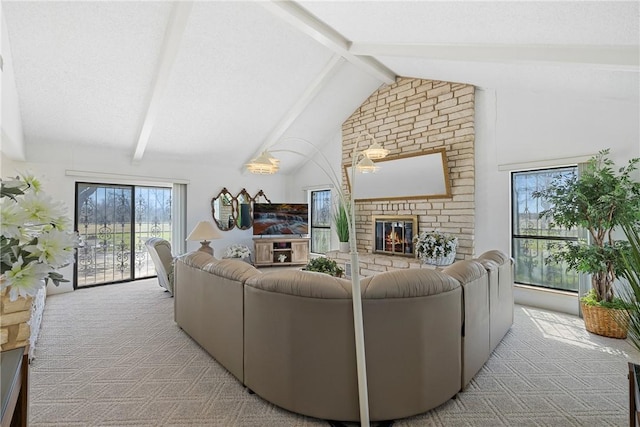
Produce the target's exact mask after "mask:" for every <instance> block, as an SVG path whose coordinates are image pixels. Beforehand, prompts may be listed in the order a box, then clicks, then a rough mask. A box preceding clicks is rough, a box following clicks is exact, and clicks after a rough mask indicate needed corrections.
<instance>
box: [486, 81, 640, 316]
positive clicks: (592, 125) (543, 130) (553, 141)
mask: <svg viewBox="0 0 640 427" xmlns="http://www.w3.org/2000/svg"><path fill="white" fill-rule="evenodd" d="M638 96H639V95H638V93H637V91H636V92H635V95H634V94H633V93H631V96H630V98H629V99H625V100H622V99H618V100H616V99H603V98H599V99H595V98H589V97H588V94H585V96H584V97H581V98H579V99H578V98H576V97H575V96H573V97H572V96H569V95H568V94H548V93H532V92H518V91H514V90H495V89H478V90H477V91H476V122H475V126H476V149H475V152H476V244H475V248H476V254H481V253H483V252H484V251H486V250H489V249H499V250H502V251H504V252H506V253H510V224H511V223H510V171H511V170H522V169H533V168H536V167H539V166H540V165H544V166H548V167H552V166H559V165H563V164H567V163H570V162H571V161H572V160H573V162H574V163H575V160H576V159H582V158H584V157H585V156H587V157H588V156H591V155H593V154H596V153H597V152H598V151H600V150H602V149H604V148H610V149H611V158H612V159H613V160H614V161H616V163H617V164H618V166H623V165H625V164H626V162H627V161H628V160H629V159H630V158H632V157H640V107H639V105H640V104H639V101H638ZM530 293H531V291H527V292H524V291H522V292H521V291H517V293H516V302H519V303H522V304H529V305H536V306H540V305H545V306H549V307H554V309H560V307H564V308H565V309H564V310H563V311H568V312H572V313H577V310H578V306H577V299H575V298H574V299H572V300H567V299H566V298H562V299H563V301H565V303H562V304H561V305H560V307H559V306H558V302H557V299H558V298H557V297H556V298H555V299H554V297H553V294H550V293H546V294H545V296H540V295H536V296H535V297H533V298H529V297H528V296H527V295H529V294H530ZM545 298H552V299H554V301H553V302H550V303H549V304H548V305H547V304H545V303H544V300H545Z"/></svg>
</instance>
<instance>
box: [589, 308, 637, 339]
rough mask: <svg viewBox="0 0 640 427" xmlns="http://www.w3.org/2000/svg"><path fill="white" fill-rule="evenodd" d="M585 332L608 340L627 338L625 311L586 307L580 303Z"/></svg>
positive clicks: (627, 319) (627, 320)
mask: <svg viewBox="0 0 640 427" xmlns="http://www.w3.org/2000/svg"><path fill="white" fill-rule="evenodd" d="M580 307H581V308H582V317H583V318H584V326H585V328H586V329H587V331H589V332H591V333H594V334H596V335H602V336H603V337H609V338H620V339H624V338H627V329H628V325H629V323H628V322H629V318H628V315H627V312H626V310H622V309H615V308H606V307H601V306H599V305H586V304H585V303H583V302H582V301H581V302H580Z"/></svg>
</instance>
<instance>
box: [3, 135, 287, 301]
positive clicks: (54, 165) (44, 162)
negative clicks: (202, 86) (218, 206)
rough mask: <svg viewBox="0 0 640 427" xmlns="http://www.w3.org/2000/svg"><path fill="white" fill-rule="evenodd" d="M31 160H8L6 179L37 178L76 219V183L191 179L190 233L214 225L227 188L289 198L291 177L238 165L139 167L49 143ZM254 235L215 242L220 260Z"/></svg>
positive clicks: (231, 234)
mask: <svg viewBox="0 0 640 427" xmlns="http://www.w3.org/2000/svg"><path fill="white" fill-rule="evenodd" d="M27 156H28V159H29V162H26V163H25V162H19V161H14V160H11V159H9V158H8V157H7V156H5V155H4V154H3V155H2V159H1V161H2V163H1V165H2V168H1V170H2V176H4V177H6V176H15V175H16V174H17V173H18V172H20V171H27V170H28V171H30V172H33V173H34V174H36V176H38V177H39V178H40V179H41V180H42V183H43V187H44V190H45V191H46V192H47V194H50V195H51V196H52V197H53V198H54V199H56V200H61V201H63V202H64V203H65V205H66V206H67V207H68V209H69V217H70V219H71V220H73V209H74V207H75V205H74V203H75V201H74V198H75V183H76V182H78V181H80V182H104V183H109V182H112V183H128V184H147V185H149V184H151V185H159V186H162V185H165V184H171V183H172V182H174V181H175V180H185V181H188V182H189V183H188V184H187V233H189V232H190V231H191V230H192V229H193V227H194V226H195V225H196V224H197V223H198V221H201V220H209V221H212V217H211V198H212V197H214V196H215V195H217V194H218V192H219V191H220V190H221V189H222V188H223V187H227V189H228V190H229V191H231V192H232V193H233V194H237V193H238V192H239V191H240V190H242V188H245V189H246V190H247V191H248V192H249V194H251V195H252V196H253V195H254V194H255V193H257V192H258V191H259V190H264V192H265V194H266V195H267V197H269V198H270V199H272V200H280V199H283V198H284V197H285V196H284V189H285V177H281V176H277V175H274V176H270V177H268V178H265V177H262V176H255V175H251V174H249V173H246V172H245V173H242V172H241V171H240V170H239V168H238V167H237V165H233V166H232V167H229V168H228V169H220V168H215V169H213V168H211V167H210V166H209V164H208V163H207V162H206V161H203V162H201V163H189V164H182V163H178V162H175V161H172V160H170V159H161V158H151V157H150V156H149V157H145V158H143V160H142V161H141V162H140V164H138V165H133V164H132V163H131V158H132V155H131V153H122V152H115V151H113V150H107V149H105V150H95V149H93V150H86V149H83V148H79V147H73V146H67V145H65V144H64V143H52V142H44V143H40V144H34V145H29V148H28V152H27ZM66 170H75V171H89V172H93V173H102V174H104V175H105V176H106V177H105V178H91V177H83V176H68V175H66ZM252 233H253V231H252V229H249V230H236V229H234V230H231V231H227V232H223V233H222V235H223V236H224V237H223V239H220V240H214V241H212V242H211V246H212V247H213V248H214V251H215V254H216V256H220V257H221V256H223V254H224V250H225V249H226V247H227V246H229V245H231V244H233V243H242V244H245V245H247V246H249V247H252V246H253V241H252V237H253V234H252ZM199 247H200V244H199V243H198V242H187V250H189V251H191V250H195V249H197V248H199ZM62 273H63V274H64V276H65V278H67V279H71V278H72V277H73V270H72V268H71V267H67V268H65V269H64V271H62ZM71 289H72V285H71V284H63V285H61V286H60V288H59V289H52V290H51V292H52V293H54V292H58V291H68V290H71Z"/></svg>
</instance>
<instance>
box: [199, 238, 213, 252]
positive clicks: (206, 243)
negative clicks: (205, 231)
mask: <svg viewBox="0 0 640 427" xmlns="http://www.w3.org/2000/svg"><path fill="white" fill-rule="evenodd" d="M209 243H210V242H209V241H208V240H204V241H202V242H200V244H201V245H202V246H200V249H198V251H199V252H206V253H208V254H209V255H211V256H213V248H212V247H211V246H209Z"/></svg>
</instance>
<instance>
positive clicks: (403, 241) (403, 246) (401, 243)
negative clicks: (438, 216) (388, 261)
mask: <svg viewBox="0 0 640 427" xmlns="http://www.w3.org/2000/svg"><path fill="white" fill-rule="evenodd" d="M416 234H418V217H417V216H387V215H384V216H374V217H373V235H374V243H375V245H374V250H373V252H374V253H379V254H386V255H402V256H408V257H413V256H414V250H413V236H414V235H416Z"/></svg>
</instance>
